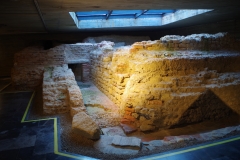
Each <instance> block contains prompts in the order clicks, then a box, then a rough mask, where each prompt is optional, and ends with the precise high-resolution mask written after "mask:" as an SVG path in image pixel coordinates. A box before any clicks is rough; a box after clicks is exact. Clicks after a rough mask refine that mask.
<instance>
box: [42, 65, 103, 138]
mask: <svg viewBox="0 0 240 160" xmlns="http://www.w3.org/2000/svg"><path fill="white" fill-rule="evenodd" d="M43 111H44V113H46V114H59V113H66V112H70V114H71V117H72V129H73V131H74V132H76V133H78V134H80V135H82V136H85V137H87V138H90V139H99V138H100V129H99V127H98V125H97V123H96V122H95V121H94V120H93V119H92V118H91V117H90V116H89V115H88V114H87V113H86V108H85V106H84V103H83V98H82V94H81V91H80V88H79V86H78V85H77V82H76V81H75V77H74V74H73V72H72V70H71V69H69V68H68V67H67V65H63V66H55V67H47V68H45V69H44V77H43Z"/></svg>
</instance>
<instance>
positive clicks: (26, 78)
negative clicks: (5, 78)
mask: <svg viewBox="0 0 240 160" xmlns="http://www.w3.org/2000/svg"><path fill="white" fill-rule="evenodd" d="M96 46H97V45H93V44H88V43H86V44H85V43H84V44H83V43H79V44H65V45H60V46H56V47H54V48H51V49H49V50H43V48H42V47H40V46H32V47H27V48H25V49H23V50H22V51H20V52H17V53H15V55H14V67H13V68H12V73H11V77H12V82H13V85H14V86H15V88H17V89H24V90H27V89H35V88H36V87H37V86H39V85H41V84H42V79H43V71H44V68H45V67H51V66H61V65H63V64H76V67H75V68H76V70H74V73H75V76H76V77H77V78H78V80H82V79H83V80H85V81H87V80H89V76H90V75H89V72H90V69H89V57H90V52H91V51H92V50H94V49H95V48H96ZM82 64H83V67H82V68H80V67H79V66H81V65H82ZM79 68H80V69H82V70H81V71H79ZM81 76H83V77H81ZM79 77H80V78H79Z"/></svg>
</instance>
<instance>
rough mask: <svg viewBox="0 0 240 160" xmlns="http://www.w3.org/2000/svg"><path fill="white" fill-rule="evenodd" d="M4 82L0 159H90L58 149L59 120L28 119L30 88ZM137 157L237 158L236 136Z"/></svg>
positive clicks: (239, 141)
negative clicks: (15, 87) (21, 89)
mask: <svg viewBox="0 0 240 160" xmlns="http://www.w3.org/2000/svg"><path fill="white" fill-rule="evenodd" d="M8 84H9V80H6V79H4V81H3V82H2V81H1V79H0V87H1V88H0V160H38V159H39V160H55V159H56V160H65V159H91V158H90V157H85V156H81V155H75V154H71V153H65V152H62V151H61V148H60V146H61V145H60V141H59V135H58V133H59V131H58V128H60V127H58V125H59V120H58V119H57V118H50V119H40V120H35V121H34V120H31V121H28V109H29V108H31V104H30V103H29V102H30V101H31V97H32V95H33V92H31V91H29V92H19V91H18V92H17V91H14V90H11V92H10V91H9V90H8V89H6V86H7V85H8ZM4 88H5V89H6V90H5V89H4ZM6 91H7V92H6ZM109 159H111V157H110V158H109ZM138 159H165V160H173V159H174V160H175V159H176V160H185V159H187V160H188V159H190V160H191V159H193V160H208V159H214V160H220V159H222V160H228V159H236V160H238V159H240V136H235V137H230V138H227V139H222V140H220V141H219V140H218V141H215V142H211V143H204V144H201V145H196V146H191V147H188V148H182V149H178V150H172V151H170V152H165V153H161V154H156V155H151V156H146V157H142V158H138Z"/></svg>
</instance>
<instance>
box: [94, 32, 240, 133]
mask: <svg viewBox="0 0 240 160" xmlns="http://www.w3.org/2000/svg"><path fill="white" fill-rule="evenodd" d="M194 36H195V38H196V37H200V38H199V39H200V41H199V42H197V41H198V39H194V40H193V41H194V42H191V43H193V45H192V48H191V50H186V49H189V48H188V47H181V48H180V49H179V48H174V49H171V47H170V48H169V44H170V43H174V42H173V38H172V39H171V38H169V39H168V38H167V37H168V36H166V37H164V38H161V40H156V41H143V42H136V43H134V44H133V45H132V46H129V47H128V46H126V47H122V48H120V49H118V50H116V51H115V50H114V49H113V48H112V47H111V46H112V45H113V44H111V43H110V42H109V43H108V42H105V43H103V44H102V45H101V46H99V49H98V50H95V51H93V52H92V53H91V65H92V69H91V73H92V80H93V82H94V83H95V84H96V85H97V87H98V88H99V89H100V90H101V91H103V92H104V93H105V94H106V95H107V96H108V97H109V98H110V99H111V100H113V101H114V102H115V103H116V104H117V105H119V106H120V107H121V112H122V116H123V119H122V123H123V124H131V125H132V124H134V125H135V126H137V127H138V128H140V130H142V131H149V130H155V129H158V128H166V127H174V126H178V125H185V124H189V123H196V122H200V121H204V120H208V119H220V118H223V117H226V116H230V115H231V114H234V113H236V114H240V107H239V106H240V100H239V98H238V96H239V93H240V65H239V63H240V53H239V52H237V51H235V52H233V51H226V50H225V51H224V50H223V49H236V48H235V47H233V48H231V45H230V44H231V43H232V45H234V46H237V41H234V40H231V39H229V37H228V36H227V35H225V34H222V33H219V34H216V35H208V34H204V35H202V34H201V35H194ZM169 37H174V38H175V39H176V37H178V36H169ZM189 37H193V36H187V38H189ZM181 38H182V39H184V37H181ZM213 38H214V40H212V39H213ZM167 39H168V40H167ZM185 39H186V37H185ZM165 41H166V42H165ZM213 41H216V42H217V44H218V45H217V46H218V48H214V47H208V48H207V49H206V48H205V47H206V45H205V44H207V46H212V45H210V44H213V43H215V42H213ZM195 42H196V44H197V45H195ZM205 42H208V43H205ZM210 42H211V43H210ZM212 42H213V43H212ZM181 43H183V42H181ZM184 44H190V41H189V43H185V42H184ZM238 44H239V43H238ZM180 46H182V45H178V47H180ZM187 46H188V45H187ZM193 49H194V50H193ZM215 49H217V50H215ZM220 49H221V50H220ZM182 50H184V51H182Z"/></svg>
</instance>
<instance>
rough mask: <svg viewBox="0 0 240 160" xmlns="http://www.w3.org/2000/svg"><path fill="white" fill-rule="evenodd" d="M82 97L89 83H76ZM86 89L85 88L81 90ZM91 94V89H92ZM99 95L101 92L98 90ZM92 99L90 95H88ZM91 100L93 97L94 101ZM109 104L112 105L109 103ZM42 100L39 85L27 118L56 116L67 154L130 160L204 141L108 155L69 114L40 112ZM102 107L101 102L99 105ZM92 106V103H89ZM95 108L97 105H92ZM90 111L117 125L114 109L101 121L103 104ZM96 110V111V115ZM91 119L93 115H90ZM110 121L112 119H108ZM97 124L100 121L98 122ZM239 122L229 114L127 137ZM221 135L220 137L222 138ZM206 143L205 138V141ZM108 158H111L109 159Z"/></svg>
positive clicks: (187, 131) (155, 136)
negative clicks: (82, 133) (76, 129)
mask: <svg viewBox="0 0 240 160" xmlns="http://www.w3.org/2000/svg"><path fill="white" fill-rule="evenodd" d="M79 86H80V88H82V89H81V91H82V94H83V98H84V97H85V99H84V102H85V103H89V104H90V102H86V97H87V95H84V94H86V93H87V92H88V90H86V88H89V87H90V86H89V84H86V85H85V87H84V84H79ZM84 88H85V91H84ZM93 93H94V92H93ZM98 94H101V93H100V91H99V93H98ZM93 96H96V95H94V94H93V95H92V97H93ZM90 99H91V97H90ZM93 101H94V100H93ZM111 105H112V104H111ZM42 106H43V103H42V90H41V88H39V89H38V90H37V91H36V94H35V98H34V100H33V104H32V107H31V110H30V113H29V116H28V119H39V118H49V117H58V118H59V120H60V127H61V128H60V134H61V150H62V151H66V152H70V153H75V154H81V155H84V156H89V157H94V158H99V159H106V160H107V159H119V160H120V159H131V158H136V157H141V156H146V155H150V154H154V153H161V152H165V151H169V150H172V149H177V148H182V147H186V146H191V145H194V144H199V143H203V141H202V142H201V141H196V140H192V141H181V142H178V143H174V144H171V145H167V146H164V147H160V148H156V149H153V150H143V149H142V150H140V151H139V153H138V154H136V155H132V156H130V155H128V156H127V155H126V156H124V155H111V156H110V155H109V154H104V153H102V152H100V151H98V150H97V149H95V148H94V143H95V141H93V140H89V139H86V138H84V137H81V136H79V135H77V134H75V133H74V132H72V130H71V121H72V118H71V116H70V114H69V113H65V114H58V115H45V114H43V107H42ZM89 106H91V105H89ZM99 106H102V105H99ZM91 107H93V106H91ZM95 107H96V106H95ZM87 110H88V111H89V112H90V115H95V120H99V121H100V122H101V124H102V126H101V125H100V127H108V126H114V125H118V123H117V119H118V118H119V117H117V116H116V112H110V115H111V116H110V118H109V117H108V118H107V121H106V123H104V118H106V116H107V113H106V112H105V111H108V112H109V110H108V109H107V108H104V107H97V108H94V109H93V108H90V109H87ZM98 113H99V114H98ZM93 118H94V116H93ZM111 120H112V121H111ZM99 124H100V123H99ZM239 124H240V118H239V116H232V117H231V118H226V119H222V120H218V121H205V122H202V123H197V124H192V125H187V126H184V127H181V128H172V129H164V130H163V129H162V130H158V131H156V132H147V133H143V132H140V131H137V132H135V133H132V134H128V135H127V136H134V137H138V138H140V139H141V140H142V141H143V142H144V141H145V142H146V141H150V140H155V139H159V140H160V139H163V138H164V137H165V136H177V135H190V134H197V133H203V132H207V131H211V130H215V129H219V128H224V127H227V126H234V125H239ZM236 134H240V133H238V132H234V133H231V134H228V135H226V136H224V137H228V136H231V135H236ZM224 137H223V138H224ZM204 142H205V141H204ZM110 157H111V158H110Z"/></svg>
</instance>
